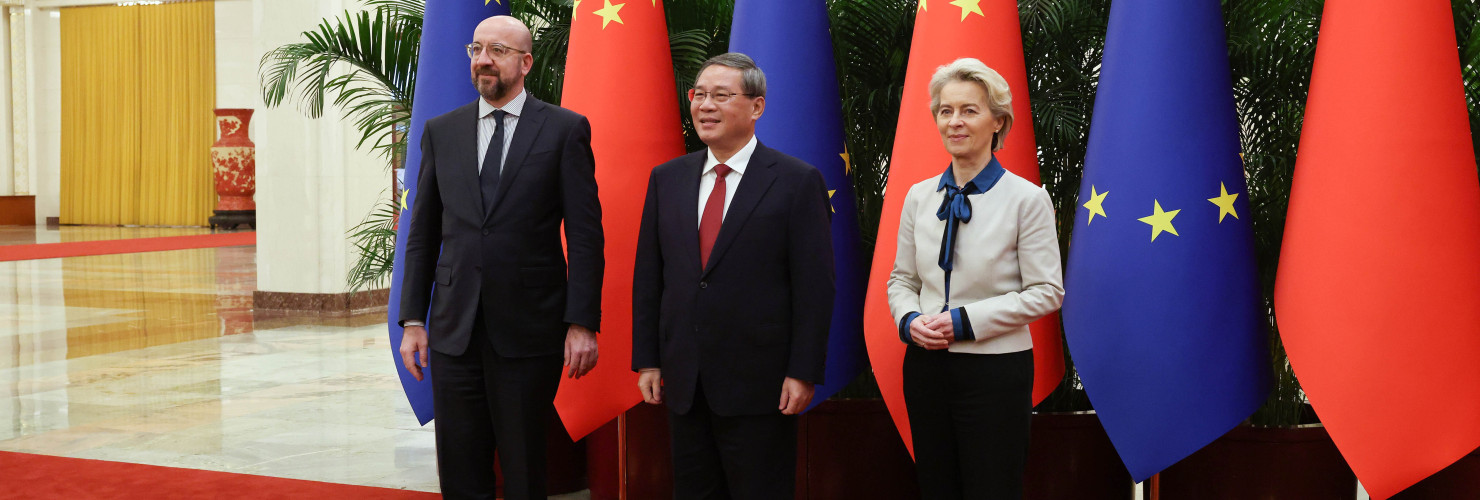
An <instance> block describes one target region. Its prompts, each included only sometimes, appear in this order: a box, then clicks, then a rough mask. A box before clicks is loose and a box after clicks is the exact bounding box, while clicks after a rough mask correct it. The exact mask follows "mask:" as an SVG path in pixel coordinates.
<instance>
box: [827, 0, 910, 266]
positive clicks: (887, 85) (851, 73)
mask: <svg viewBox="0 0 1480 500" xmlns="http://www.w3.org/2000/svg"><path fill="white" fill-rule="evenodd" d="M916 12H918V10H917V9H916V8H915V3H914V2H908V1H856V0H829V1H828V14H829V18H830V19H829V21H831V24H832V38H833V54H834V60H835V61H836V64H837V73H838V86H839V87H840V88H839V93H840V94H841V96H842V98H843V128H844V132H845V134H846V135H847V144H848V155H849V158H850V160H851V161H852V164H853V169H852V172H851V173H852V178H853V190H854V191H853V192H854V193H856V195H857V197H858V200H857V201H858V226H859V231H860V232H861V233H862V239H863V246H864V253H865V254H871V253H873V247H874V242H875V241H876V238H877V233H878V229H879V215H880V208H881V206H882V205H883V203H884V184H885V181H887V180H888V179H889V156H890V155H891V154H893V152H894V151H893V150H894V132H895V123H896V122H897V121H898V120H899V106H900V100H901V98H902V95H903V93H904V75H905V65H906V63H908V62H909V58H910V42H911V37H912V36H914V31H915V13H916Z"/></svg>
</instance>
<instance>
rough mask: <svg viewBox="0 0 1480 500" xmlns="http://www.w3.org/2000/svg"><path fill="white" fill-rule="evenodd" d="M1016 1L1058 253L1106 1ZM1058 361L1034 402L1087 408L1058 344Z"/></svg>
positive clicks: (1075, 187) (1081, 153) (1068, 228)
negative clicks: (1042, 396) (1054, 379)
mask: <svg viewBox="0 0 1480 500" xmlns="http://www.w3.org/2000/svg"><path fill="white" fill-rule="evenodd" d="M1018 5H1019V8H1018V17H1019V19H1020V20H1021V23H1022V30H1023V56H1024V58H1025V59H1026V60H1027V61H1028V95H1029V97H1030V100H1031V102H1032V106H1033V131H1034V139H1035V140H1036V142H1037V143H1038V168H1039V175H1040V177H1041V179H1042V181H1043V185H1044V187H1045V188H1046V189H1048V192H1049V194H1050V195H1051V197H1052V198H1053V202H1054V209H1055V212H1056V214H1057V218H1058V226H1059V245H1060V248H1059V255H1069V240H1070V238H1071V237H1072V236H1073V234H1072V233H1073V230H1074V216H1075V214H1077V213H1078V211H1077V210H1075V208H1077V207H1078V206H1079V205H1078V196H1079V179H1080V177H1081V174H1082V173H1083V171H1084V157H1085V151H1086V148H1087V147H1088V143H1089V125H1090V117H1091V115H1092V114H1093V112H1094V105H1095V100H1094V99H1095V88H1096V85H1098V84H1099V80H1100V59H1101V58H1102V57H1103V56H1104V50H1105V30H1106V27H1107V23H1108V21H1109V18H1110V2H1109V0H1023V1H1021V2H1019V4H1018ZM1064 345H1068V343H1067V342H1065V344H1064ZM1064 366H1065V368H1066V369H1065V371H1064V372H1065V373H1064V381H1063V382H1062V383H1061V384H1060V385H1059V387H1058V389H1057V390H1055V391H1054V393H1053V394H1051V395H1049V397H1048V399H1046V400H1044V402H1043V403H1041V404H1040V405H1039V406H1038V409H1039V410H1041V411H1058V412H1063V411H1081V410H1088V409H1089V408H1090V404H1089V398H1088V397H1087V396H1086V395H1085V393H1084V386H1083V385H1082V384H1081V383H1080V382H1079V374H1078V373H1077V372H1076V371H1074V363H1073V360H1072V358H1070V356H1069V350H1068V349H1064Z"/></svg>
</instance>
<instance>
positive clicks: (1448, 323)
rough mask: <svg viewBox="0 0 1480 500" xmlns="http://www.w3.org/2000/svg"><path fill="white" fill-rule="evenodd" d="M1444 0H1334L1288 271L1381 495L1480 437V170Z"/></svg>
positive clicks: (1293, 352) (1308, 337) (1285, 299)
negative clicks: (1478, 170) (1478, 176)
mask: <svg viewBox="0 0 1480 500" xmlns="http://www.w3.org/2000/svg"><path fill="white" fill-rule="evenodd" d="M1451 16H1452V13H1451V12H1450V5H1449V2H1447V1H1444V0H1414V1H1410V2H1392V1H1389V0H1346V1H1341V2H1326V7H1325V14H1324V16H1323V18H1322V19H1323V20H1322V22H1321V33H1320V39H1319V44H1318V45H1317V47H1316V59H1315V68H1314V70H1313V72H1312V74H1311V81H1310V97H1309V99H1308V101H1307V102H1306V107H1305V125H1304V128H1303V129H1302V131H1301V138H1300V153H1299V156H1298V157H1297V160H1296V163H1295V178H1294V185H1293V187H1292V188H1291V192H1290V207H1289V214H1288V215H1287V217H1286V219H1285V239H1284V246H1283V249H1282V251H1281V256H1280V267H1279V276H1278V280H1277V282H1276V285H1275V307H1276V311H1278V312H1277V318H1278V320H1279V326H1280V334H1281V336H1282V337H1283V338H1284V342H1285V348H1286V350H1287V351H1288V352H1289V355H1290V362H1291V363H1292V364H1293V366H1294V368H1295V374H1296V375H1297V376H1299V377H1300V383H1301V386H1302V387H1304V389H1305V392H1306V394H1307V396H1309V397H1310V401H1311V404H1313V405H1314V406H1315V410H1316V413H1318V414H1319V415H1320V416H1321V420H1322V421H1323V422H1324V423H1325V424H1326V429H1327V430H1328V431H1330V433H1331V438H1332V439H1333V440H1334V441H1335V442H1336V446H1337V447H1338V448H1340V449H1341V452H1342V455H1344V456H1345V457H1346V461H1347V463H1349V464H1351V467H1352V470H1353V471H1355V472H1356V474H1357V477H1358V478H1359V479H1361V481H1362V484H1364V485H1365V486H1366V488H1367V491H1368V492H1369V493H1370V494H1371V495H1372V498H1375V499H1382V498H1387V497H1390V496H1392V495H1393V494H1396V493H1398V492H1399V491H1402V490H1403V489H1404V488H1407V487H1409V486H1411V485H1413V484H1414V483H1416V482H1418V481H1420V480H1422V479H1423V478H1425V477H1428V476H1429V475H1431V474H1433V473H1435V472H1437V471H1439V470H1440V469H1443V468H1444V467H1446V466H1448V465H1449V464H1451V463H1453V462H1454V461H1455V460H1457V459H1459V458H1460V457H1461V456H1464V455H1465V454H1467V453H1469V452H1470V451H1472V450H1474V449H1475V448H1476V447H1477V446H1480V362H1477V359H1480V182H1477V179H1476V174H1475V156H1474V155H1475V152H1474V150H1473V149H1472V146H1471V143H1470V127H1469V123H1468V116H1467V115H1466V111H1465V97H1464V93H1463V87H1462V83H1461V77H1460V71H1459V68H1460V63H1459V58H1458V55H1457V54H1458V51H1457V50H1456V47H1455V37H1454V21H1453V18H1452V17H1451Z"/></svg>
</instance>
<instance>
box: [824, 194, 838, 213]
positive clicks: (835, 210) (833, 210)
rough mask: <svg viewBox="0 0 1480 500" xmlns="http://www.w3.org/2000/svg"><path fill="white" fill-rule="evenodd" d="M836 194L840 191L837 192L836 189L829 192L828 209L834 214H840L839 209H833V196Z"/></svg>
mask: <svg viewBox="0 0 1480 500" xmlns="http://www.w3.org/2000/svg"><path fill="white" fill-rule="evenodd" d="M836 192H838V190H836V189H829V190H827V209H828V210H831V211H832V213H838V209H836V208H833V204H832V196H833V193H836Z"/></svg>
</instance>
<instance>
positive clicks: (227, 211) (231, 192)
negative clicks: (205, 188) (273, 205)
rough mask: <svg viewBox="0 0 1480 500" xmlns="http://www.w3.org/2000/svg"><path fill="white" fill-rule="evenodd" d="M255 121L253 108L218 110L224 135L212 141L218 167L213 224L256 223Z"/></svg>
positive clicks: (254, 224)
mask: <svg viewBox="0 0 1480 500" xmlns="http://www.w3.org/2000/svg"><path fill="white" fill-rule="evenodd" d="M251 122H252V110H250V109H229V108H222V109H217V110H216V127H217V128H218V129H220V131H221V137H220V138H219V139H216V143H215V144H212V145H211V165H212V166H214V167H215V169H216V194H217V195H219V196H220V200H219V201H218V202H217V204H216V215H215V216H214V217H211V221H210V223H211V227H213V228H214V227H216V226H222V227H236V226H238V225H242V224H246V225H249V226H252V227H256V212H257V204H256V203H255V202H253V201H252V195H253V194H256V193H257V149H256V145H254V144H252V139H251V138H249V137H247V130H248V129H249V126H250V125H251Z"/></svg>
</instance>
